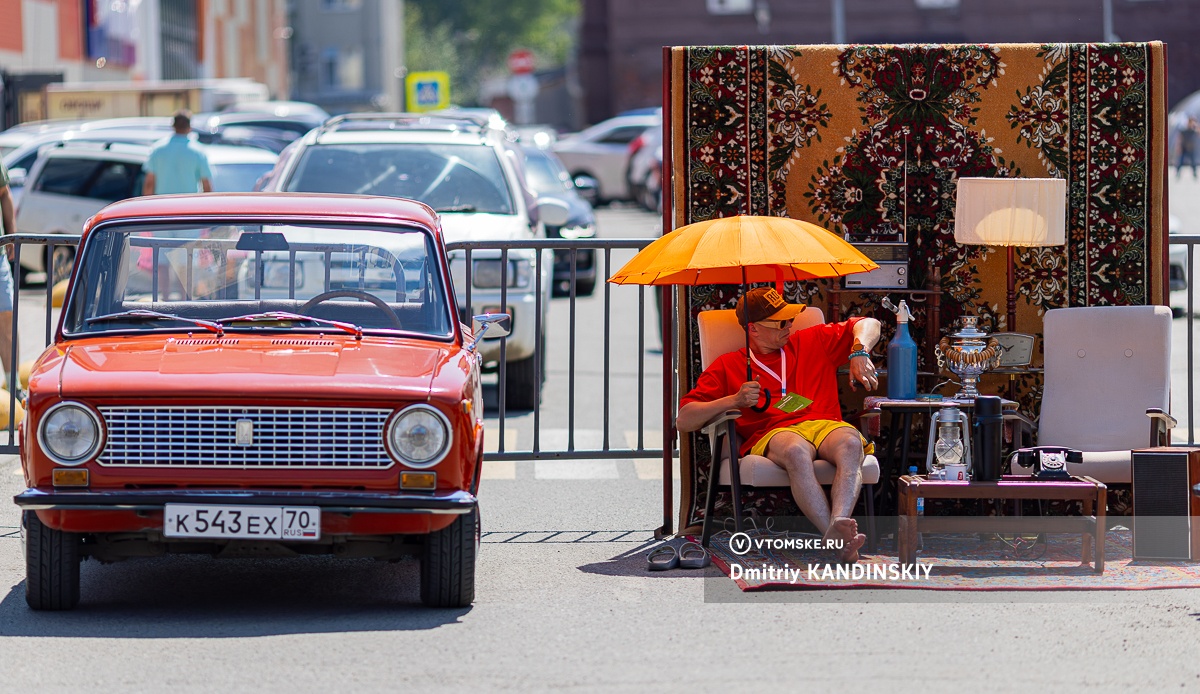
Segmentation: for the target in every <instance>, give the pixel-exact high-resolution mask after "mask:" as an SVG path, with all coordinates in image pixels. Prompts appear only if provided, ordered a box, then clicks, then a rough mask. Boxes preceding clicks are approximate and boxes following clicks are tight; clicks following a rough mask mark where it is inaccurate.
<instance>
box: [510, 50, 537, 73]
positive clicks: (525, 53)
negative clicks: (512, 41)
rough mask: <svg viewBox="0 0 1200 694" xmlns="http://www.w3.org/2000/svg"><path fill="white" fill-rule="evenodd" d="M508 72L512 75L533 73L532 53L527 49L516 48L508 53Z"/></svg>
mask: <svg viewBox="0 0 1200 694" xmlns="http://www.w3.org/2000/svg"><path fill="white" fill-rule="evenodd" d="M508 71H509V72H511V73H513V74H514V75H528V74H529V73H531V72H533V51H531V50H529V49H528V48H518V49H516V50H514V51H513V52H512V53H509V54H508Z"/></svg>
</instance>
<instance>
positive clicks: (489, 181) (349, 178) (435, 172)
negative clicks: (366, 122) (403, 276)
mask: <svg viewBox="0 0 1200 694" xmlns="http://www.w3.org/2000/svg"><path fill="white" fill-rule="evenodd" d="M286 190H288V191H292V192H302V193H353V194H357V195H387V196H391V197H398V198H410V199H413V200H419V201H421V202H423V203H425V204H427V205H429V206H430V207H432V208H433V209H435V210H439V211H442V212H486V213H491V214H515V212H514V206H513V199H512V195H511V193H510V192H509V189H508V185H507V184H506V183H505V177H504V171H503V170H502V169H501V167H500V161H499V160H498V158H497V157H496V153H495V150H493V149H492V148H491V147H488V146H486V145H458V144H424V143H384V144H380V143H375V144H364V145H349V144H325V145H314V146H311V147H307V148H306V149H305V151H304V153H303V156H302V158H301V159H300V162H299V163H298V164H297V165H296V170H295V172H294V173H293V174H292V176H291V178H290V180H289V181H288V183H287V186H286Z"/></svg>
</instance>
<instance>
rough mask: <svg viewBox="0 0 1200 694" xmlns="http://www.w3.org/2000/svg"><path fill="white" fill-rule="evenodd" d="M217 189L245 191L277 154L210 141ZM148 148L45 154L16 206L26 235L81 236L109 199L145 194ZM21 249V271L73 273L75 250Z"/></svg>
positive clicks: (99, 146) (57, 276)
mask: <svg viewBox="0 0 1200 694" xmlns="http://www.w3.org/2000/svg"><path fill="white" fill-rule="evenodd" d="M204 151H205V153H207V155H208V164H209V167H210V168H211V169H212V172H213V190H214V192H246V191H249V190H250V189H251V188H253V187H254V182H255V181H257V180H258V178H259V177H260V176H262V175H263V174H265V173H267V172H268V171H270V170H271V168H272V167H273V166H274V165H275V160H276V159H277V158H278V156H277V155H276V154H274V153H273V152H270V151H268V150H265V149H258V148H255V147H230V146H225V145H208V146H206V147H205V149H204ZM149 154H150V146H148V145H138V144H129V143H123V142H72V143H69V144H67V145H64V146H61V147H55V148H53V149H50V150H48V151H46V152H44V153H43V155H42V156H41V157H40V158H39V159H38V161H37V163H36V164H34V168H33V171H32V172H30V174H29V177H28V178H27V179H26V183H25V192H24V194H23V195H22V197H21V204H20V205H19V206H18V208H17V231H18V232H20V233H22V234H78V233H80V232H81V231H82V230H83V224H84V222H86V221H87V219H88V218H89V217H91V216H92V215H94V214H96V213H97V212H99V211H100V210H101V209H102V208H104V207H105V206H106V205H108V204H109V203H113V202H116V201H118V200H124V199H126V198H132V197H136V196H138V195H141V194H142V182H143V179H144V176H143V173H142V165H143V164H145V163H146V158H147V157H148V156H149ZM53 256H54V257H53V258H47V249H46V248H44V247H41V246H35V245H26V246H22V247H21V272H22V275H24V274H26V273H29V272H46V268H48V267H49V268H52V270H51V271H50V276H49V277H47V280H48V281H50V282H58V281H59V280H62V279H65V278H67V277H68V276H69V275H70V273H71V264H72V262H73V261H74V258H75V249H74V248H72V247H70V246H56V247H54V250H53Z"/></svg>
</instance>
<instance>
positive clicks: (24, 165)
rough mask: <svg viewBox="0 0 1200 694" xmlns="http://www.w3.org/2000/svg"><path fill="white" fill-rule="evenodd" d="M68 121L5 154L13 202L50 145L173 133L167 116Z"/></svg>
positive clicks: (151, 138) (153, 138) (151, 139)
mask: <svg viewBox="0 0 1200 694" xmlns="http://www.w3.org/2000/svg"><path fill="white" fill-rule="evenodd" d="M51 122H54V123H58V122H59V121H51ZM67 122H69V123H72V125H71V126H70V127H66V128H57V127H56V128H49V127H48V128H45V129H43V131H42V132H39V133H37V134H35V135H32V136H29V137H26V138H24V139H23V141H22V142H21V144H20V145H19V146H17V147H15V148H13V149H12V150H10V151H9V152H7V153H5V154H4V168H6V169H8V176H9V183H8V187H9V189H10V190H11V191H12V194H13V201H14V202H15V203H17V204H18V205H19V204H20V201H21V195H22V194H23V193H24V190H25V180H26V179H27V178H28V177H29V173H30V172H31V171H33V165H34V164H36V163H37V160H38V157H40V156H41V154H42V152H44V151H46V149H47V148H49V147H52V146H55V145H60V144H62V143H64V142H131V143H149V142H154V141H156V140H158V139H159V138H162V137H166V136H167V135H169V134H170V133H171V132H172V129H171V119H170V118H106V119H104V120H98V121H84V122H75V121H67ZM5 132H7V131H5Z"/></svg>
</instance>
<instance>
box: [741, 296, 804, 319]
mask: <svg viewBox="0 0 1200 694" xmlns="http://www.w3.org/2000/svg"><path fill="white" fill-rule="evenodd" d="M804 309H805V305H804V304H789V303H788V302H786V301H784V300H783V297H782V296H780V295H779V292H777V291H775V290H774V289H772V288H770V287H757V288H755V289H751V290H750V291H748V292H746V293H745V294H743V295H742V296H741V298H739V299H738V302H737V306H735V307H734V309H733V311H734V315H736V316H737V319H738V322H739V323H741V324H742V325H747V324H749V323H757V322H758V321H763V320H788V319H790V318H795V317H796V315H797V314H799V313H800V312H801V311H803V310H804Z"/></svg>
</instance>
